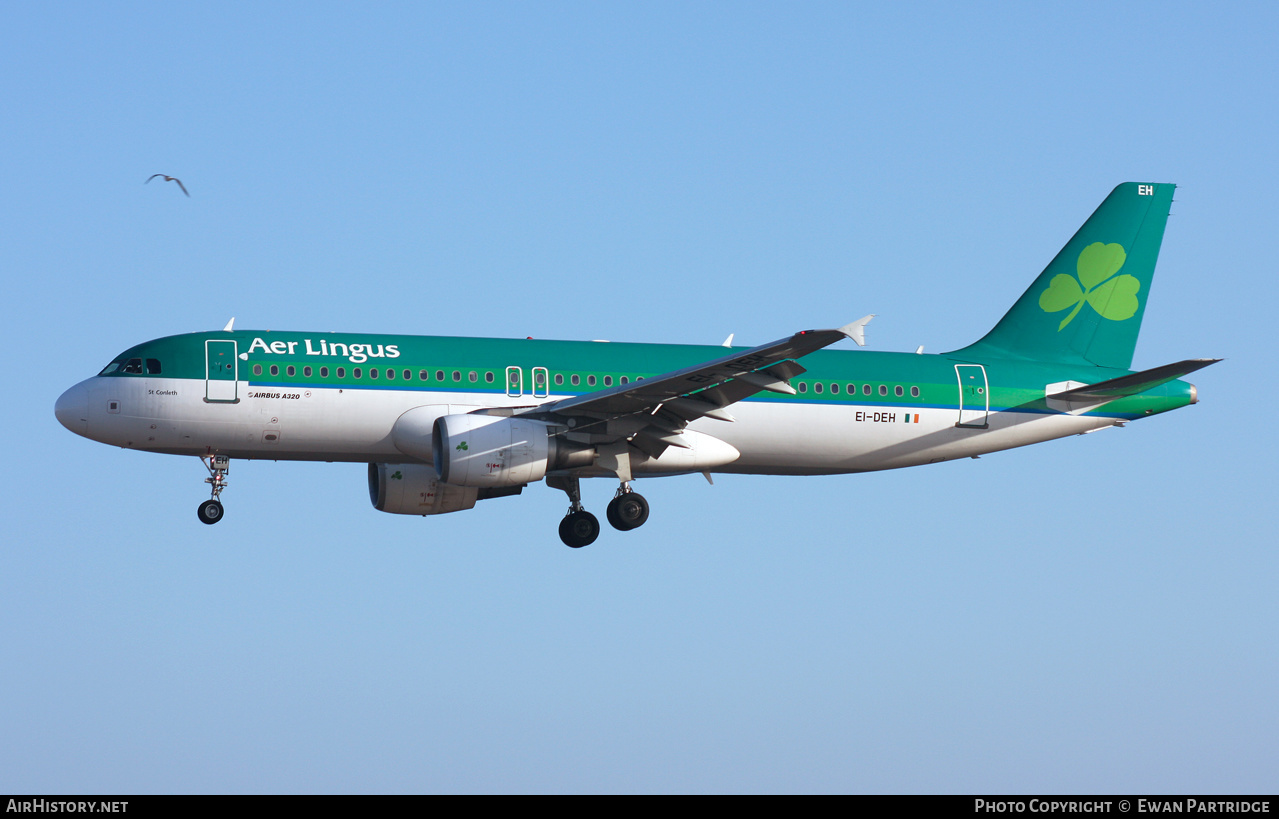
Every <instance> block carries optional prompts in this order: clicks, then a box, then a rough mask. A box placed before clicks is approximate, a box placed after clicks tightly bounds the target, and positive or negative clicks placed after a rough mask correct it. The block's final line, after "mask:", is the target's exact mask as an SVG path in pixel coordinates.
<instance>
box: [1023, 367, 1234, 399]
mask: <svg viewBox="0 0 1279 819" xmlns="http://www.w3.org/2000/svg"><path fill="white" fill-rule="evenodd" d="M1220 360H1221V359H1220V358H1191V359H1187V360H1185V361H1178V362H1177V363H1176V364H1165V365H1163V366H1162V367H1155V368H1154V369H1153V370H1143V371H1142V372H1139V373H1133V374H1132V375H1121V376H1120V377H1119V378H1111V379H1109V380H1107V381H1098V382H1097V383H1096V384H1087V385H1085V386H1082V387H1075V388H1073V389H1069V390H1066V391H1065V392H1057V393H1052V394H1050V395H1049V396H1048V397H1049V398H1053V399H1055V400H1057V401H1086V402H1105V401H1114V400H1115V399H1117V398H1123V397H1124V396H1126V395H1136V394H1138V393H1142V392H1145V391H1146V390H1149V389H1153V388H1155V387H1158V386H1159V385H1160V384H1166V383H1168V382H1169V381H1172V380H1174V379H1177V378H1181V377H1182V376H1183V375H1189V374H1190V373H1192V372H1194V371H1195V370H1200V369H1203V368H1204V367H1207V366H1208V365H1209V364H1216V363H1217V362H1218V361H1220Z"/></svg>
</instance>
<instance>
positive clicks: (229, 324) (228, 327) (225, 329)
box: [222, 316, 235, 333]
mask: <svg viewBox="0 0 1279 819" xmlns="http://www.w3.org/2000/svg"><path fill="white" fill-rule="evenodd" d="M234 325H235V316H231V320H230V321H228V322H227V323H226V326H225V327H223V328H222V332H224V333H229V332H231V328H232V327H233V326H234Z"/></svg>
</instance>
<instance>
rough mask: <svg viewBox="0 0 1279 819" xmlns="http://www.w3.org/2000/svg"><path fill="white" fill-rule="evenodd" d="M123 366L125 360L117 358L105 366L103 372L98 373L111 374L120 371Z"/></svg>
mask: <svg viewBox="0 0 1279 819" xmlns="http://www.w3.org/2000/svg"><path fill="white" fill-rule="evenodd" d="M123 366H124V360H123V359H116V360H115V361H112V362H111V363H110V364H108V365H107V366H105V367H103V368H102V372H100V373H98V375H110V374H111V373H114V372H119V371H120V368H121V367H123Z"/></svg>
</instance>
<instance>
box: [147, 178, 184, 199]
mask: <svg viewBox="0 0 1279 819" xmlns="http://www.w3.org/2000/svg"><path fill="white" fill-rule="evenodd" d="M157 176H163V177H164V181H165V182H177V183H178V187H179V188H181V189H182V192H183V193H186V194H187V198H188V199H189V198H191V194H189V193H187V188H186V185H183V184H182V180H181V179H178V178H177V177H176V176H165V175H164V174H162V173H153V174H151V175H150V176H149V177H147V182H150V181H151V180H152V179H155V178H156V177H157ZM147 182H143V183H142V184H143V185H145V184H146V183H147Z"/></svg>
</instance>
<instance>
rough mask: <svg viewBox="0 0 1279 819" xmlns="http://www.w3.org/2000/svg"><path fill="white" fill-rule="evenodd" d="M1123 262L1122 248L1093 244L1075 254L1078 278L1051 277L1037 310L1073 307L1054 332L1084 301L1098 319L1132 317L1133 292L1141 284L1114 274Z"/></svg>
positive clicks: (1137, 303)
mask: <svg viewBox="0 0 1279 819" xmlns="http://www.w3.org/2000/svg"><path fill="white" fill-rule="evenodd" d="M1127 260H1128V254H1127V253H1125V252H1124V248H1123V245H1118V244H1113V243H1112V244H1108V245H1104V244H1102V243H1101V242H1093V243H1092V244H1090V245H1088V247H1086V248H1084V250H1083V252H1082V253H1080V254H1079V264H1078V265H1077V267H1076V269H1077V270H1078V272H1079V278H1078V279H1076V278H1075V277H1074V276H1068V275H1066V274H1065V273H1058V274H1057V275H1056V276H1053V278H1052V282H1050V283H1049V285H1048V289H1047V290H1045V291H1044V292H1043V295H1041V296H1040V297H1039V306H1040V308H1041V309H1042V310H1043V311H1044V312H1045V313H1057V312H1060V311H1062V310H1066V309H1069V308H1071V307H1074V308H1075V309H1074V310H1071V311H1070V315H1068V316H1066V317H1065V318H1064V319H1062V321H1061V324H1059V325H1058V326H1057V332H1059V333H1060V332H1061V331H1062V330H1064V329H1066V325H1067V324H1070V322H1071V321H1072V320H1073V319H1074V318H1075V316H1076V315H1078V314H1079V311H1080V310H1081V309H1082V308H1083V306H1084V302H1087V303H1088V304H1090V305H1092V309H1094V310H1096V311H1097V313H1098V314H1099V315H1100V316H1101V317H1102V318H1104V319H1110V320H1111V321H1123V320H1124V319H1130V318H1132V317H1133V316H1134V315H1136V313H1137V308H1138V307H1139V306H1140V303H1139V302H1138V301H1137V291H1138V290H1140V289H1141V282H1139V281H1137V277H1136V276H1129V275H1128V274H1127V273H1125V274H1123V275H1120V276H1116V275H1115V274H1116V273H1118V272H1119V268H1121V267H1123V266H1124V262H1125V261H1127Z"/></svg>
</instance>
